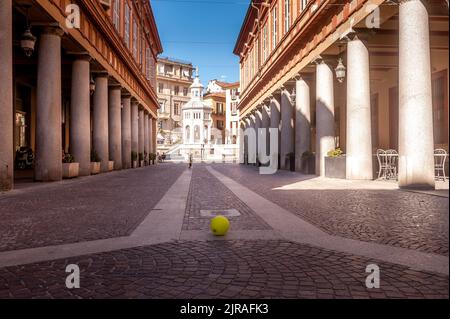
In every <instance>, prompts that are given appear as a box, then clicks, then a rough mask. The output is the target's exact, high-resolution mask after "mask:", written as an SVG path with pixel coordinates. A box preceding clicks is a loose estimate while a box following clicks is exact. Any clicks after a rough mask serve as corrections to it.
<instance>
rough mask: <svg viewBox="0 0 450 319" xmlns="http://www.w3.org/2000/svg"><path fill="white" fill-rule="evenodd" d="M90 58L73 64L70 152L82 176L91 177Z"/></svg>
mask: <svg viewBox="0 0 450 319" xmlns="http://www.w3.org/2000/svg"><path fill="white" fill-rule="evenodd" d="M89 61H90V57H89V56H88V55H85V56H83V57H81V58H77V59H76V60H75V61H74V62H73V64H72V89H71V94H70V96H71V102H70V152H71V153H72V155H73V157H74V158H75V162H77V163H79V165H80V171H79V175H80V176H88V175H91V133H90V132H91V129H90V127H91V103H90V101H91V97H90V89H89V83H90V66H89Z"/></svg>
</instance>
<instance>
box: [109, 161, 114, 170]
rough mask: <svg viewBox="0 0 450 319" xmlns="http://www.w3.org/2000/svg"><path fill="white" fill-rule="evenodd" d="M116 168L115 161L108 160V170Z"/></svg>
mask: <svg viewBox="0 0 450 319" xmlns="http://www.w3.org/2000/svg"><path fill="white" fill-rule="evenodd" d="M113 170H114V161H109V162H108V172H112V171H113Z"/></svg>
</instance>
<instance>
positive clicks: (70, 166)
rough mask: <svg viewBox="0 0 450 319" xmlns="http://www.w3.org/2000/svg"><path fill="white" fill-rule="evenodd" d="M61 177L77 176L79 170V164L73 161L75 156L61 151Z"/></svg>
mask: <svg viewBox="0 0 450 319" xmlns="http://www.w3.org/2000/svg"><path fill="white" fill-rule="evenodd" d="M62 162H63V165H62V177H63V178H74V177H78V174H79V172H80V164H79V163H75V158H74V157H73V155H72V154H69V153H63V159H62Z"/></svg>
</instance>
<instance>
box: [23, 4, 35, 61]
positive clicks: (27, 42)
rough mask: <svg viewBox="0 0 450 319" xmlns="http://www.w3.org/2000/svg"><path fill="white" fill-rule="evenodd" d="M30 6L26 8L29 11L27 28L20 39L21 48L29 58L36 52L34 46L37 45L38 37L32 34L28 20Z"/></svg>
mask: <svg viewBox="0 0 450 319" xmlns="http://www.w3.org/2000/svg"><path fill="white" fill-rule="evenodd" d="M29 9H30V6H29V5H28V6H26V10H27V26H26V29H25V32H24V33H23V34H22V36H21V38H20V47H21V48H22V50H23V52H24V53H25V55H26V56H27V57H30V56H31V55H32V54H33V52H34V46H35V44H36V37H35V36H34V35H33V34H32V33H31V25H30V23H29V19H28V10H29Z"/></svg>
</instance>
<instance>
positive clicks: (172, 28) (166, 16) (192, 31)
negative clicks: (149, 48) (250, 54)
mask: <svg viewBox="0 0 450 319" xmlns="http://www.w3.org/2000/svg"><path fill="white" fill-rule="evenodd" d="M150 2H151V5H152V8H153V13H154V15H155V19H156V23H157V26H158V31H159V35H160V37H161V42H162V45H163V49H164V53H163V54H162V55H163V56H169V57H172V58H177V59H182V60H187V61H191V62H192V64H193V65H194V66H198V67H199V71H200V79H201V80H202V82H203V84H204V85H205V84H207V82H208V81H209V80H212V79H219V80H222V81H226V82H234V81H239V59H238V57H237V56H235V55H234V54H233V48H234V45H235V42H236V39H237V36H238V34H239V31H240V28H241V25H242V22H243V19H244V17H245V14H246V12H247V8H248V5H249V2H250V1H246V0H150Z"/></svg>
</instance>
